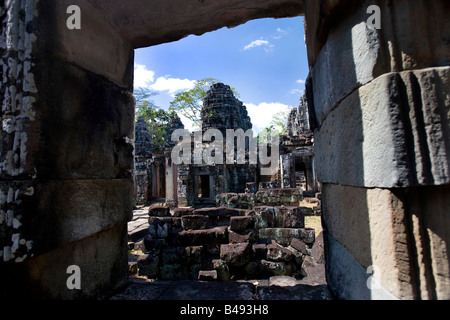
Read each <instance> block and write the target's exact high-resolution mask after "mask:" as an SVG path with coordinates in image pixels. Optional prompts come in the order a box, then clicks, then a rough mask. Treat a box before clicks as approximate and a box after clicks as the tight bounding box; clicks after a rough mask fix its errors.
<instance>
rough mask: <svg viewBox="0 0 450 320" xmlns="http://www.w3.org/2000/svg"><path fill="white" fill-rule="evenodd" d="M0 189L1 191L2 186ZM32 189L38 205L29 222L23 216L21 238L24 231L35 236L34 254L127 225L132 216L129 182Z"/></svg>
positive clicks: (56, 183)
mask: <svg viewBox="0 0 450 320" xmlns="http://www.w3.org/2000/svg"><path fill="white" fill-rule="evenodd" d="M0 187H2V189H3V184H0ZM7 190H9V188H7ZM33 190H34V193H35V194H38V195H39V202H38V203H36V204H34V213H33V215H32V217H33V219H32V220H31V221H24V219H26V218H27V216H26V215H25V214H24V213H22V219H21V220H22V222H21V223H22V224H26V225H27V229H26V230H23V233H22V234H21V237H22V238H24V239H27V232H33V233H34V236H33V238H34V240H33V243H34V245H33V250H34V254H36V255H37V254H39V253H43V252H45V251H47V250H50V249H54V248H57V247H59V246H62V245H65V244H68V243H72V242H74V241H77V240H81V239H84V238H88V237H90V236H94V235H95V234H97V233H98V232H102V230H105V229H110V228H111V227H113V226H117V225H126V224H127V222H128V221H129V220H130V219H131V216H132V210H133V206H132V199H133V183H132V181H130V180H122V179H117V180H108V179H105V180H103V179H97V180H70V181H67V180H61V181H48V182H45V183H41V184H39V185H37V186H34V188H33ZM4 194H5V195H6V194H7V193H4ZM17 194H18V193H17ZM99 199H102V201H99ZM117 199H122V201H117ZM10 210H11V209H10ZM16 218H17V217H16ZM62 226H64V227H62ZM8 241H9V239H8Z"/></svg>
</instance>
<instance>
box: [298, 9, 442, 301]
mask: <svg viewBox="0 0 450 320" xmlns="http://www.w3.org/2000/svg"><path fill="white" fill-rule="evenodd" d="M323 3H324V2H323V1H322V2H319V1H312V0H311V1H306V2H305V6H306V30H307V32H306V42H307V46H308V54H309V62H310V65H311V72H310V78H309V79H308V81H307V91H308V94H307V96H308V104H309V105H310V107H311V109H312V110H313V112H312V117H311V118H312V121H311V125H312V127H313V128H315V135H314V137H315V147H316V148H315V155H316V161H317V171H318V179H319V181H320V182H321V183H322V184H323V199H322V200H323V214H324V217H323V218H324V225H325V228H326V230H328V232H327V233H326V237H325V238H326V242H327V243H328V245H327V247H326V248H327V270H328V272H327V274H328V283H329V285H330V287H331V288H332V290H333V291H334V292H335V294H336V295H337V296H338V297H339V298H342V299H376V298H392V297H396V298H401V299H419V298H422V299H435V298H438V299H448V298H449V291H448V284H449V281H450V272H449V270H450V269H449V257H448V255H447V252H448V248H449V241H450V236H449V234H448V232H442V229H441V227H438V224H440V225H448V221H449V211H448V207H445V200H444V198H446V197H447V198H448V197H449V193H448V184H449V182H450V181H449V177H450V175H449V174H448V172H449V161H448V159H449V153H450V148H449V146H450V144H449V135H448V132H449V129H450V126H449V125H450V122H449V120H450V118H449V113H448V106H449V97H450V91H449V89H448V88H449V71H450V70H449V67H448V66H449V63H450V47H449V43H448V41H446V40H445V37H443V36H442V35H443V34H448V30H449V27H450V25H449V23H450V22H449V20H448V19H447V18H446V15H447V12H449V10H450V7H449V3H448V2H446V1H434V2H432V3H431V2H429V1H414V2H411V1H395V2H392V1H378V2H377V4H378V5H379V6H380V8H381V29H379V30H373V29H369V28H368V26H367V24H366V22H367V20H368V18H369V17H370V15H369V14H367V8H368V7H369V6H370V5H372V4H373V2H372V1H358V2H351V1H337V2H327V1H325V3H327V5H324V4H323ZM419 203H420V205H419ZM432 203H434V204H432ZM431 207H432V209H431ZM431 221H433V222H431ZM438 221H439V223H438ZM348 270H352V272H349V271H348ZM368 270H369V271H368ZM370 270H377V271H375V273H374V275H373V277H372V278H371V279H375V280H376V281H377V282H378V283H379V284H380V286H374V287H373V288H375V289H373V290H370V289H369V288H368V286H367V280H368V278H369V277H371V273H370ZM443 288H447V290H443Z"/></svg>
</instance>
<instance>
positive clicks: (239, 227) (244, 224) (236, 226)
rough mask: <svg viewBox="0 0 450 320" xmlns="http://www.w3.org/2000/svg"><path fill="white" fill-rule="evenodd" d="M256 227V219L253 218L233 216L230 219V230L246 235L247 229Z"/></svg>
mask: <svg viewBox="0 0 450 320" xmlns="http://www.w3.org/2000/svg"><path fill="white" fill-rule="evenodd" d="M254 226H255V218H253V217H251V216H233V217H231V218H230V230H231V231H234V232H238V233H244V232H245V231H246V230H247V229H252V228H254Z"/></svg>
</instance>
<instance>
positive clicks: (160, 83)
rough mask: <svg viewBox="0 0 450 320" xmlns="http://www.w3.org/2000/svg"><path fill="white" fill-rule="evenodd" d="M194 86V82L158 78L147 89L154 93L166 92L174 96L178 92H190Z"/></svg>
mask: <svg viewBox="0 0 450 320" xmlns="http://www.w3.org/2000/svg"><path fill="white" fill-rule="evenodd" d="M194 85H195V80H189V79H179V78H165V77H159V78H158V79H156V81H155V83H153V84H152V85H150V86H149V87H150V88H151V89H153V90H156V91H168V93H169V94H174V93H175V92H177V91H180V90H190V89H192V88H194Z"/></svg>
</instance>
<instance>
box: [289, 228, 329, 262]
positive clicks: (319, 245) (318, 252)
mask: <svg viewBox="0 0 450 320" xmlns="http://www.w3.org/2000/svg"><path fill="white" fill-rule="evenodd" d="M291 245H292V244H291ZM324 246H325V244H324V243H323V232H322V231H321V232H320V233H319V235H318V236H317V237H316V240H315V241H314V244H313V246H312V248H311V256H312V257H313V258H314V260H315V261H316V262H317V263H319V264H321V263H323V262H324V250H325V248H324Z"/></svg>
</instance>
